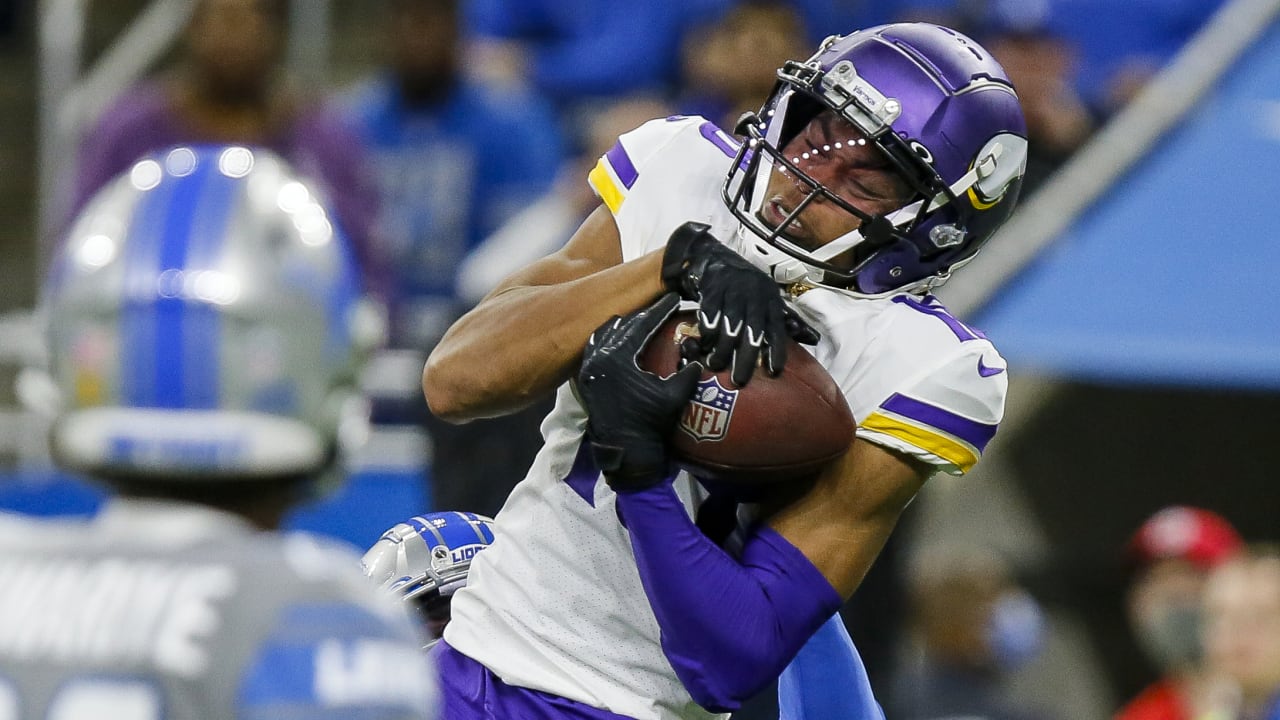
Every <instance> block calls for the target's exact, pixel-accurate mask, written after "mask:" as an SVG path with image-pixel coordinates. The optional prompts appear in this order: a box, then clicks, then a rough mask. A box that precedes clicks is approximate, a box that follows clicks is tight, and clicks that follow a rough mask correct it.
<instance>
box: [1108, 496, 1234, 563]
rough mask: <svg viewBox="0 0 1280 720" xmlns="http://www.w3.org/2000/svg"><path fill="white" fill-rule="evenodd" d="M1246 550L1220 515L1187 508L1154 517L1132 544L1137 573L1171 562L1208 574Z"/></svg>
mask: <svg viewBox="0 0 1280 720" xmlns="http://www.w3.org/2000/svg"><path fill="white" fill-rule="evenodd" d="M1243 547H1244V541H1243V540H1242V539H1241V538H1240V534H1239V533H1237V532H1236V529H1235V528H1234V527H1232V526H1231V523H1229V522H1227V521H1226V519H1225V518H1223V517H1222V516H1221V515H1218V514H1217V513H1213V512H1210V511H1208V510H1202V509H1200V508H1194V507H1188V506H1185V505H1174V506H1172V507H1167V508H1164V509H1163V510H1160V511H1159V512H1157V513H1156V514H1155V515H1152V516H1151V517H1150V518H1148V519H1147V521H1146V522H1144V523H1142V527H1140V528H1138V531H1137V532H1135V533H1134V534H1133V537H1132V538H1131V539H1130V540H1129V547H1128V555H1129V559H1130V561H1131V562H1132V563H1133V565H1134V566H1135V569H1140V568H1145V567H1147V566H1148V565H1151V564H1152V563H1154V562H1156V561H1158V560H1167V559H1171V558H1176V559H1181V560H1186V561H1188V562H1190V563H1192V564H1194V565H1196V566H1198V567H1200V568H1203V569H1205V570H1208V569H1210V568H1212V567H1214V566H1215V565H1217V564H1219V563H1221V562H1222V561H1224V560H1226V559H1228V558H1229V557H1231V556H1232V555H1234V554H1235V553H1236V552H1237V551H1239V550H1240V549H1241V548H1243Z"/></svg>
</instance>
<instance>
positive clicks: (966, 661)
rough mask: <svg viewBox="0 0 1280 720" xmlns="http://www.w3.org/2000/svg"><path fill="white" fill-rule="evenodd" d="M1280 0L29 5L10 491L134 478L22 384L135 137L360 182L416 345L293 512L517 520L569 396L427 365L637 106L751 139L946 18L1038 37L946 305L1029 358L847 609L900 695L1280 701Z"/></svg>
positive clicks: (1225, 711) (559, 226) (1005, 51)
mask: <svg viewBox="0 0 1280 720" xmlns="http://www.w3.org/2000/svg"><path fill="white" fill-rule="evenodd" d="M1277 5H1280V3H1276V2H1266V1H1265V0H1235V1H1234V2H1232V1H1231V0H876V1H872V0H772V1H765V0H681V1H677V0H631V1H630V2H625V3H621V2H606V1H604V0H293V1H292V2H290V1H288V0H149V1H147V0H110V1H106V0H99V1H93V2H87V1H80V0H41V1H39V2H37V0H0V118H3V120H2V121H0V168H2V169H3V172H0V363H3V367H0V406H3V409H2V410H0V507H3V508H7V509H15V510H20V511H23V512H30V513H36V514H77V513H79V514H88V513H92V512H93V510H94V509H95V508H96V506H97V503H99V502H100V500H101V495H100V493H101V491H100V490H97V489H96V488H94V487H93V486H89V485H85V484H83V483H81V482H80V481H79V480H78V479H76V478H73V477H69V476H66V475H62V474H59V473H56V472H54V471H53V470H52V469H51V468H50V466H49V464H48V460H47V453H46V452H45V451H44V449H43V435H42V432H43V431H42V429H41V428H40V427H39V426H38V423H33V422H32V421H31V418H30V417H29V416H28V415H27V414H26V413H25V411H24V410H23V409H22V406H21V403H20V402H19V399H18V391H15V390H13V389H11V386H12V385H13V384H14V382H13V381H14V379H15V378H16V377H17V376H18V374H19V372H18V371H19V370H20V368H21V367H22V366H23V364H24V363H28V362H32V361H33V357H36V358H38V355H39V352H40V351H39V337H38V334H37V333H36V332H35V330H34V325H33V323H32V322H31V321H30V316H31V311H32V309H33V308H34V307H35V306H36V304H37V302H38V287H39V284H40V281H41V278H42V275H43V272H44V268H45V267H46V265H47V263H48V261H49V258H50V256H51V253H52V252H53V249H54V248H55V247H56V246H57V243H58V242H59V239H60V233H61V232H62V231H63V230H65V228H66V224H67V222H68V221H69V219H70V218H71V217H73V216H74V214H75V213H76V211H77V210H78V209H80V208H81V207H82V206H83V204H84V203H85V202H86V201H87V199H88V198H90V197H91V196H92V195H93V193H94V192H95V191H96V190H97V189H99V188H100V187H101V186H102V185H103V184H104V183H106V182H107V181H108V180H109V179H111V178H112V177H114V176H116V175H117V174H118V173H120V172H122V171H124V170H126V169H128V168H129V167H130V166H131V165H132V164H133V163H134V162H135V161H136V160H137V159H138V158H139V157H141V156H143V155H145V154H147V153H149V152H152V151H156V150H160V149H163V148H166V147H169V146H172V145H175V144H178V143H243V144H249V145H259V146H266V147H268V148H271V149H273V150H275V151H276V152H278V153H280V154H281V155H282V156H284V157H285V158H286V159H288V160H289V161H290V162H291V163H292V164H293V165H294V166H295V167H296V168H297V169H298V170H299V171H300V172H302V173H304V174H306V175H307V176H309V177H311V178H312V179H313V180H314V182H315V183H316V185H317V187H318V188H319V189H320V191H321V192H322V194H323V195H324V196H325V197H327V199H328V200H329V202H330V204H331V207H332V209H333V211H334V215H335V218H336V221H337V223H338V224H339V225H340V227H341V228H342V229H343V230H344V232H345V234H346V235H347V237H348V238H349V240H350V243H351V247H352V249H353V252H354V254H355V257H356V258H357V260H358V262H359V264H360V267H361V269H362V272H363V281H364V286H365V290H366V292H367V293H369V294H370V295H371V296H373V297H375V298H377V299H378V300H380V301H381V303H382V304H383V306H384V307H385V308H386V317H387V321H388V322H387V327H388V333H387V342H386V347H385V349H384V350H383V351H382V352H380V353H379V354H378V355H377V357H375V358H374V361H373V362H372V363H371V365H370V367H369V368H368V369H367V371H366V373H365V375H366V376H365V378H364V381H363V386H364V389H365V391H366V392H367V393H368V394H369V395H370V396H371V397H372V398H373V400H374V405H373V411H374V420H375V428H376V432H375V433H374V434H373V437H372V438H371V441H370V443H369V444H368V446H367V447H366V450H365V451H364V452H363V454H362V455H361V456H360V457H358V458H356V459H355V460H354V461H353V463H352V466H351V468H350V469H349V470H350V476H351V477H350V480H349V482H348V483H347V485H346V486H345V487H344V488H343V489H342V490H340V491H338V492H337V493H336V494H335V495H333V496H331V497H330V498H328V499H327V500H325V501H323V502H321V503H318V504H315V505H313V506H310V507H308V508H305V509H304V510H302V511H301V512H299V513H298V514H297V516H296V517H294V518H293V519H292V521H291V523H292V525H293V526H295V527H304V528H308V529H312V530H316V531H319V532H324V533H327V534H330V535H333V536H335V537H339V538H342V539H345V540H348V541H350V542H352V543H353V544H355V545H357V546H360V547H367V546H368V545H369V544H371V543H372V542H373V541H374V540H376V539H377V537H378V535H379V534H380V533H381V532H382V530H384V529H386V528H387V527H389V526H390V525H392V524H394V523H395V522H397V521H399V520H400V519H402V518H403V517H405V516H408V515H410V514H414V513H419V512H424V511H427V510H431V509H440V510H443V509H458V510H468V511H473V512H478V513H483V514H488V515H493V514H495V513H496V512H497V510H498V509H499V508H500V507H501V505H502V502H503V500H504V498H505V496H506V493H507V491H508V490H509V489H510V487H511V486H512V485H513V484H514V483H515V482H516V481H517V480H519V479H520V478H521V477H522V476H523V474H524V471H525V469H526V468H527V466H528V463H529V461H530V460H531V458H532V456H533V453H534V452H535V451H536V449H537V447H538V445H539V436H538V422H539V420H540V418H541V417H542V415H543V414H544V413H545V412H546V410H547V409H548V408H547V407H546V406H536V407H533V408H530V409H529V410H527V411H525V412H523V413H520V414H517V415H514V416H510V417H506V418H501V419H497V420H492V421H485V422H477V423H472V424H469V425H464V426H450V425H447V424H444V423H441V422H438V421H436V420H435V419H434V418H432V417H431V415H430V413H429V412H428V411H427V409H426V406H425V403H424V402H423V401H422V398H421V392H420V391H419V389H418V374H419V372H420V370H421V367H422V362H423V360H424V358H425V356H426V354H427V353H428V352H429V351H430V349H431V348H432V346H433V345H434V343H435V342H436V341H437V340H438V339H439V338H440V336H441V334H442V333H443V332H444V330H445V329H446V328H447V327H448V326H449V324H450V323H451V322H452V321H453V320H454V319H456V318H457V317H458V316H459V315H460V314H461V313H463V312H465V311H466V310H467V309H468V307H470V306H471V305H472V304H474V303H475V302H477V301H478V300H479V299H480V298H481V297H483V296H484V294H485V293H486V292H488V290H489V289H490V288H492V287H493V286H494V285H495V284H496V283H497V282H498V281H499V280H500V279H501V278H502V277H503V276H505V275H506V274H507V273H509V272H511V271H512V270H514V269H516V268H519V267H521V266H522V265H524V264H526V263H527V262H529V261H531V260H532V259H534V258H537V257H540V256H542V255H545V254H546V253H548V252H551V251H553V250H555V249H556V248H557V247H558V246H559V245H560V244H561V243H563V242H564V241H565V240H566V239H567V238H568V236H569V235H570V234H571V232H572V230H573V229H574V228H576V226H577V224H578V223H579V222H580V221H581V219H582V218H584V217H585V216H586V215H587V213H588V212H589V211H590V210H591V209H592V208H593V207H594V206H595V204H596V203H597V202H598V200H597V199H596V198H595V197H594V196H593V195H592V194H591V191H590V189H589V187H588V186H587V184H586V182H585V177H586V173H587V171H588V170H589V169H590V167H591V166H592V165H593V164H594V163H595V160H596V158H597V157H598V156H599V155H600V154H602V153H603V152H604V151H605V150H607V149H608V148H609V147H610V146H611V145H612V144H613V142H614V141H615V140H616V138H617V136H618V135H619V134H620V133H623V132H625V131H627V130H629V129H631V128H633V127H636V126H637V125H639V124H640V123H642V122H644V121H645V120H648V119H651V118H655V117H663V116H667V115H672V114H699V115H704V116H706V117H708V118H709V119H712V120H714V121H716V122H718V123H719V124H721V126H722V127H724V128H725V129H726V130H730V131H731V130H732V128H733V126H734V124H735V120H736V118H737V117H738V116H739V115H740V114H741V113H742V112H744V111H747V110H752V109H755V108H757V107H758V106H759V104H760V102H761V101H762V100H763V99H764V97H765V95H766V94H767V93H768V91H769V89H770V88H771V87H772V84H773V82H774V71H775V69H776V68H777V67H778V66H779V65H780V64H781V62H782V61H783V60H784V59H788V58H799V57H803V56H806V55H807V54H808V53H809V52H811V49H812V48H813V47H814V46H815V45H816V43H817V42H818V41H819V40H821V39H822V38H823V37H825V36H826V35H829V34H834V33H842V32H848V31H851V30H853V29H855V28H859V27H864V26H868V25H873V24H877V23H881V22H887V21H892V20H903V19H923V20H930V21H934V22H939V23H942V24H946V25H949V26H952V27H955V28H957V29H960V30H962V31H964V32H966V33H968V34H970V35H971V36H973V37H974V38H975V39H977V40H978V41H979V42H980V43H982V44H984V45H985V46H986V47H987V48H988V49H989V50H990V51H991V52H992V53H994V54H995V55H996V57H997V58H998V59H999V60H1000V61H1001V62H1002V63H1003V64H1004V66H1005V68H1006V69H1007V70H1008V73H1009V75H1010V77H1011V78H1012V80H1013V82H1014V83H1015V85H1016V87H1017V89H1018V92H1019V95H1020V97H1021V100H1022V103H1023V107H1024V109H1025V112H1026V116H1027V121H1028V128H1029V134H1030V138H1029V140H1030V153H1031V155H1030V161H1029V163H1030V164H1029V169H1028V181H1027V184H1026V186H1025V187H1024V201H1023V209H1022V210H1021V211H1020V215H1019V216H1018V217H1016V218H1015V220H1014V221H1013V222H1011V223H1010V225H1009V227H1008V228H1006V231H1005V232H1004V233H1003V234H1001V235H1000V236H999V237H998V238H997V239H996V241H994V242H993V243H992V245H991V246H990V249H988V250H987V251H986V253H984V257H983V258H980V259H979V262H975V263H974V270H973V271H966V273H962V274H961V275H960V276H958V277H957V279H956V280H955V281H954V282H953V283H952V285H951V286H948V288H946V289H945V291H944V292H943V293H942V295H943V298H944V300H948V302H949V303H951V304H952V309H953V310H955V311H956V312H957V313H958V314H961V315H962V316H968V317H967V319H971V320H973V322H974V323H975V324H976V325H977V326H979V327H982V328H983V329H984V330H987V332H988V334H989V335H990V336H992V338H993V340H994V341H995V343H996V345H997V346H998V347H999V348H1000V349H1001V350H1002V351H1003V352H1004V353H1005V354H1006V355H1007V356H1008V357H1009V359H1010V372H1011V376H1012V389H1011V393H1010V395H1011V398H1012V399H1011V403H1010V408H1009V413H1008V416H1007V418H1006V421H1005V423H1004V430H1003V431H1002V433H1001V435H1000V436H998V438H997V441H996V444H995V446H994V447H993V448H992V452H989V453H988V457H990V458H991V459H990V460H988V461H987V462H986V463H985V467H980V468H979V470H978V471H977V472H975V473H974V474H973V475H971V476H968V477H966V478H963V479H958V480H953V479H951V478H941V477H940V478H936V479H935V480H933V481H932V482H931V483H930V485H929V487H927V488H926V491H925V493H924V494H923V495H922V496H921V498H920V499H919V501H918V502H917V503H916V504H915V505H913V507H912V508H911V509H910V510H909V511H908V514H907V516H906V517H905V519H904V522H903V525H904V526H903V527H902V528H901V530H900V531H899V532H898V534H897V535H896V536H895V539H894V540H893V541H892V542H891V544H890V546H889V547H888V548H886V551H885V554H884V556H883V557H882V559H881V561H880V562H879V563H878V565H877V566H876V568H875V569H874V570H873V573H872V575H871V576H870V577H869V579H868V581H867V584H866V586H865V587H864V588H863V589H862V590H860V591H859V593H858V595H857V596H856V597H855V599H854V600H853V601H852V602H851V603H850V605H849V607H848V608H847V609H846V614H845V616H846V620H847V622H848V625H849V627H850V630H851V632H852V634H853V637H854V639H855V640H856V641H857V642H858V643H859V647H860V648H861V649H862V650H863V652H864V655H865V657H866V661H867V665H868V668H869V671H870V672H871V674H872V680H873V683H874V684H875V687H876V688H877V691H878V693H879V694H880V696H881V698H882V700H883V701H884V703H885V705H886V709H887V711H888V716H889V717H890V718H903V719H907V720H910V719H920V720H924V719H926V718H944V717H960V716H964V717H975V718H991V719H992V720H999V719H1003V718H1046V719H1049V718H1052V719H1054V720H1072V719H1077V718H1078V719H1080V720H1087V719H1096V718H1106V717H1113V716H1114V717H1119V718H1123V719H1124V720H1156V719H1157V718H1170V719H1172V718H1186V719H1187V720H1192V719H1193V718H1194V719H1199V718H1214V719H1215V720H1216V719H1217V718H1223V719H1227V718H1266V717H1273V718H1275V717H1280V707H1277V695H1278V694H1280V554H1278V553H1277V551H1276V550H1275V549H1272V548H1269V547H1268V546H1266V545H1265V543H1266V542H1268V541H1275V540H1280V533H1277V531H1276V528H1277V524H1276V517H1277V515H1278V513H1277V511H1280V493H1278V492H1276V491H1275V489H1274V488H1273V487H1272V478H1271V477H1270V473H1271V472H1272V465H1271V463H1270V458H1269V455H1270V453H1271V452H1272V449H1273V448H1274V439H1273V435H1274V429H1275V428H1276V427H1277V426H1278V423H1280V402H1278V401H1277V400H1278V396H1277V395H1276V394H1275V390H1276V388H1280V348H1277V347H1276V343H1277V335H1280V333H1278V332H1277V329H1280V316H1278V313H1280V311H1278V310H1277V309H1276V307H1277V305H1278V304H1277V303H1275V302H1274V301H1272V300H1270V295H1271V294H1272V291H1271V283H1270V282H1269V281H1270V280H1271V277H1270V273H1269V272H1268V270H1269V269H1270V268H1271V267H1274V266H1275V264H1276V261H1280V251H1278V250H1277V249H1276V247H1277V246H1280V243H1276V242H1275V240H1274V237H1273V235H1274V232H1275V230H1274V223H1273V222H1267V221H1266V218H1267V217H1268V216H1270V217H1274V209H1273V208H1274V188H1275V187H1277V186H1280V185H1278V183H1280V177H1277V171H1276V170H1275V168H1277V167H1280V67H1278V66H1280V37H1278V36H1280V30H1277V28H1276V14H1277ZM1233 13H1234V14H1233ZM1186 58H1189V59H1186ZM1268 187H1270V188H1271V189H1272V190H1270V191H1268V190H1267V188H1268ZM1020 253H1021V254H1023V255H1026V256H1027V259H1028V260H1029V262H1026V263H1022V262H1019V263H1017V264H1014V265H1008V264H1007V263H1008V262H1011V261H1008V260H1007V259H1008V258H1010V257H1016V256H1018V255H1019V254H1020ZM989 256H995V257H989ZM987 260H991V263H989V264H984V263H985V262H986V261H987ZM1002 261H1003V262H1006V264H1004V265H1002V264H1001V262H1002ZM970 273H972V278H967V277H965V276H966V275H969V274H970ZM1258 295H1261V298H1260V299H1261V300H1262V302H1256V301H1253V300H1254V298H1255V297H1256V296H1258ZM953 298H954V299H953ZM1162 509H1163V510H1162ZM769 702H770V700H769V694H768V693H766V695H765V696H764V697H762V698H761V701H760V703H759V705H758V706H753V707H751V708H748V709H746V710H744V711H743V712H742V713H740V714H739V715H738V717H741V718H744V719H745V718H765V717H770V713H772V714H773V716H774V717H776V710H774V709H772V708H770V707H769V706H768V704H769ZM1122 708H1123V709H1122Z"/></svg>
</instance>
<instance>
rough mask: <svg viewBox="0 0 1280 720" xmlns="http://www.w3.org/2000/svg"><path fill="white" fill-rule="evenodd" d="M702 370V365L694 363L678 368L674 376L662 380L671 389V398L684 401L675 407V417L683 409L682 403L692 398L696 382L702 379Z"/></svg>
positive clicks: (696, 385)
mask: <svg viewBox="0 0 1280 720" xmlns="http://www.w3.org/2000/svg"><path fill="white" fill-rule="evenodd" d="M702 370H703V367H702V363H700V362H697V361H694V362H691V363H689V364H688V365H685V366H684V367H682V368H680V370H679V371H678V372H677V373H676V374H674V375H672V376H671V377H669V378H667V379H665V380H663V382H665V383H668V384H669V386H670V388H671V397H677V398H681V399H682V400H683V401H684V402H682V403H681V404H680V405H678V406H676V415H677V416H679V414H680V411H681V410H683V409H684V403H685V402H688V401H689V398H690V397H692V396H693V391H694V390H695V389H696V388H697V387H698V381H699V380H701V379H702Z"/></svg>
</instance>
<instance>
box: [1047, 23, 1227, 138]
mask: <svg viewBox="0 0 1280 720" xmlns="http://www.w3.org/2000/svg"><path fill="white" fill-rule="evenodd" d="M1037 1H1038V2H1048V1H1050V0H1037ZM1223 1H1224V0H1125V1H1124V2H1116V1H1115V0H1051V2H1052V3H1053V4H1054V6H1055V11H1056V12H1057V14H1058V15H1059V16H1060V17H1061V18H1062V19H1063V26H1062V29H1063V32H1065V33H1066V37H1067V38H1068V39H1070V40H1071V41H1072V42H1074V43H1076V44H1077V46H1078V47H1079V48H1080V51H1081V53H1082V61H1083V62H1082V68H1083V70H1084V72H1082V73H1081V74H1080V77H1079V81H1080V90H1081V93H1082V94H1083V96H1084V98H1085V101H1086V102H1087V103H1088V104H1089V106H1090V107H1091V108H1092V109H1093V111H1094V113H1095V114H1097V115H1099V116H1101V117H1108V116H1110V115H1111V114H1113V113H1114V112H1115V111H1116V110H1119V109H1120V108H1121V107H1123V106H1124V104H1125V103H1127V102H1128V101H1129V100H1130V99H1132V98H1133V96H1134V95H1136V94H1137V92H1138V91H1139V90H1141V89H1142V87H1143V85H1145V83H1146V81H1147V80H1148V79H1150V77H1151V76H1152V75H1153V74H1154V73H1155V72H1157V71H1158V70H1159V69H1160V68H1161V67H1162V66H1163V65H1164V64H1165V63H1167V62H1168V61H1169V60H1170V59H1171V58H1172V57H1173V56H1174V55H1175V54H1176V53H1177V52H1178V50H1180V49H1181V48H1182V46H1183V45H1184V44H1186V42H1187V41H1188V40H1190V39H1191V37H1192V36H1193V35H1194V34H1195V33H1196V31H1198V30H1199V29H1200V28H1201V26H1203V25H1204V23H1205V22H1206V21H1207V20H1208V19H1209V18H1210V17H1212V15H1213V13H1214V12H1216V11H1217V10H1218V8H1219V7H1221V6H1222V4H1223Z"/></svg>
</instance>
